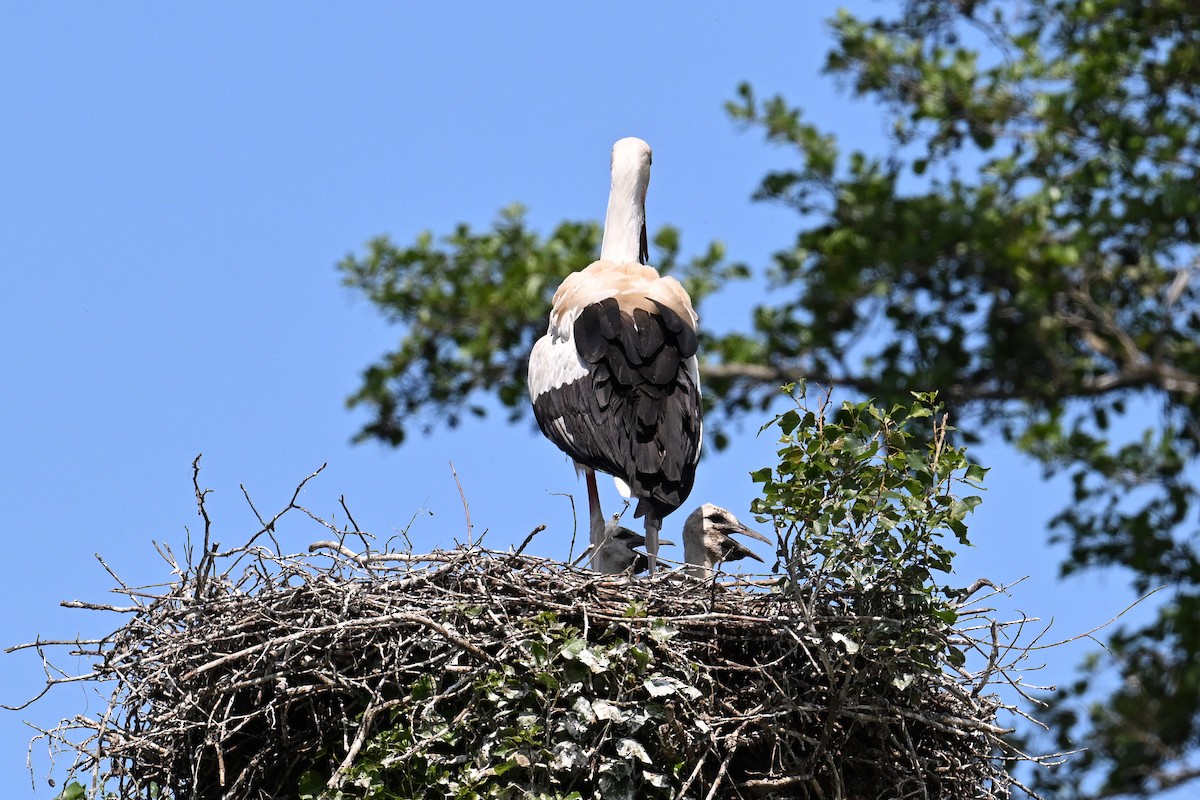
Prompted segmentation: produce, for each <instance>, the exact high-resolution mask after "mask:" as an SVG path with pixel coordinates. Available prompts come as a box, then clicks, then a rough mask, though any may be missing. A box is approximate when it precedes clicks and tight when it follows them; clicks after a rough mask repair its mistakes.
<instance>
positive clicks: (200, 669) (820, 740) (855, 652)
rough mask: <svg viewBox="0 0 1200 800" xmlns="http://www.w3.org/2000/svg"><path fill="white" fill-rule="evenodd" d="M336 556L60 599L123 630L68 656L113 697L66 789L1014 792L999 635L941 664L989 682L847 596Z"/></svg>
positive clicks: (275, 556)
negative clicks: (968, 660)
mask: <svg viewBox="0 0 1200 800" xmlns="http://www.w3.org/2000/svg"><path fill="white" fill-rule="evenodd" d="M200 499H201V512H202V513H203V495H202V494H201V495H200ZM289 508H299V506H295V505H294V504H293V505H291V506H289ZM286 510H287V509H285V511H286ZM206 519H207V518H206ZM274 522H275V520H272V521H271V522H270V523H269V524H268V526H267V527H264V530H266V531H269V530H270V529H271V527H273V525H274ZM252 541H253V540H252ZM347 541H348V540H347V539H345V538H342V539H340V540H339V541H329V542H321V543H318V544H316V545H314V546H313V547H312V548H311V549H310V552H309V553H305V554H298V555H282V554H280V552H279V551H278V549H272V548H265V547H260V546H258V545H256V544H253V543H252V544H250V545H247V546H246V547H241V548H237V549H235V550H233V551H229V552H227V553H224V554H217V553H215V552H211V551H210V552H209V553H208V554H207V555H205V556H203V557H201V558H199V559H198V563H197V564H196V565H195V566H189V565H186V564H185V565H182V566H181V565H179V564H176V563H175V561H174V559H173V557H171V556H170V554H169V552H168V551H166V550H165V549H164V550H163V552H164V553H165V554H166V555H167V557H168V560H169V561H170V562H171V563H172V564H173V566H174V575H173V578H172V580H171V581H170V583H168V584H167V585H165V586H162V587H158V588H155V589H144V588H143V589H135V588H128V587H126V588H122V589H121V590H120V591H121V592H122V593H124V594H125V595H127V596H128V598H129V599H130V600H131V601H132V605H130V606H125V607H122V608H120V609H117V608H116V607H113V606H95V605H88V604H76V605H86V606H87V607H90V608H106V609H107V610H120V611H122V612H124V613H126V614H127V615H128V617H127V619H126V621H125V624H123V625H122V626H121V627H120V628H119V629H118V630H116V631H115V632H113V633H112V634H111V635H109V636H107V637H105V638H103V639H100V640H96V641H91V642H72V643H70V644H71V645H72V647H73V648H74V651H75V652H77V653H82V654H83V655H85V656H88V657H90V658H91V659H92V660H93V672H92V673H90V674H87V675H85V676H82V677H83V678H84V679H85V680H87V681H91V682H95V683H97V684H98V685H99V686H100V687H101V688H102V690H103V691H105V692H106V693H107V694H108V696H109V705H108V708H107V709H106V710H105V711H104V713H103V714H101V715H100V716H99V717H82V716H80V717H76V718H74V719H72V720H67V721H64V723H63V724H62V725H61V726H59V727H58V728H57V729H55V730H53V731H49V732H47V735H49V736H50V738H51V740H52V743H53V744H54V745H55V746H56V747H57V748H58V749H59V750H62V749H70V750H72V751H74V752H75V754H76V764H75V767H74V769H73V772H74V773H75V774H79V775H82V774H84V773H86V772H88V771H90V772H91V774H92V776H93V777H92V779H93V781H94V786H96V787H107V788H108V789H109V790H115V791H116V792H117V794H118V796H120V797H122V798H134V797H152V796H161V794H156V792H161V790H162V789H167V790H169V791H170V793H171V794H172V795H173V796H174V797H176V798H229V799H230V800H241V799H242V798H287V797H299V796H301V794H302V793H303V794H304V795H306V796H307V795H314V794H319V793H320V792H321V791H326V789H325V788H324V787H328V791H329V796H331V797H332V796H337V795H335V794H334V791H335V790H338V789H340V790H341V791H342V792H344V795H341V796H350V797H354V796H369V797H405V796H416V797H420V796H459V797H492V796H495V797H525V796H570V793H572V792H579V793H580V795H579V796H582V797H590V796H605V797H621V796H627V797H635V796H636V797H798V798H808V797H812V798H855V799H856V800H857V799H859V798H908V797H912V798H947V799H951V798H952V799H953V800H962V798H991V797H1007V796H1009V794H1010V791H1011V789H1012V787H1014V786H1019V784H1016V783H1015V782H1014V781H1013V779H1012V778H1011V777H1010V775H1009V772H1008V767H1010V766H1011V762H1012V761H1013V760H1014V758H1016V757H1017V756H1015V755H1014V754H1013V753H1012V752H1011V750H1010V749H1009V748H1008V747H1007V746H1006V745H1005V743H1004V741H1003V736H1004V734H1005V733H1006V731H1005V730H1004V729H1003V727H1002V726H1001V725H1000V724H999V723H998V722H997V714H998V713H999V712H1001V711H1002V710H1004V709H1005V708H1008V707H1006V706H1004V705H1003V704H1002V702H1001V701H1000V699H999V698H998V697H996V696H994V695H990V694H989V693H986V692H982V691H981V689H982V688H983V686H984V684H985V683H986V682H987V681H988V679H989V677H990V676H994V675H997V674H1000V673H1002V672H1003V671H1004V670H1005V665H1004V664H1003V663H1001V662H1002V660H1003V659H1002V658H1000V657H999V653H1000V650H998V649H997V648H996V647H995V642H996V638H995V637H996V633H997V631H996V628H995V627H994V626H991V625H988V624H987V623H986V622H984V623H980V622H979V619H978V618H976V617H975V616H973V615H972V614H971V613H970V612H966V611H964V615H963V616H962V617H960V619H959V630H958V631H957V632H954V633H952V634H951V636H950V637H949V638H948V639H947V643H946V646H947V650H949V648H950V647H951V646H953V645H957V646H959V647H964V648H967V649H969V648H970V647H972V646H975V645H979V646H982V647H983V648H984V649H985V650H989V649H990V650H989V652H990V656H989V657H987V658H985V660H986V662H987V663H986V666H985V667H984V668H982V669H980V670H979V671H978V672H976V673H970V672H967V671H965V669H961V668H960V669H957V670H953V669H950V668H942V667H937V668H930V669H927V670H923V671H922V670H915V671H914V670H911V669H907V668H905V669H900V668H898V667H897V663H898V662H897V651H896V648H895V641H896V638H895V632H896V631H897V630H902V629H904V627H905V626H912V625H913V624H914V623H913V621H912V620H908V619H904V618H903V613H902V612H899V611H897V612H896V614H894V615H892V616H890V617H889V616H881V615H879V614H878V613H873V614H864V613H863V610H864V608H865V605H864V603H865V600H864V598H861V597H854V596H847V595H846V594H845V593H844V592H843V593H837V594H833V593H821V592H810V593H808V594H806V593H805V592H802V591H793V592H790V593H785V592H780V591H778V589H777V588H774V589H773V588H772V587H770V586H768V585H767V584H768V583H769V581H767V580H762V581H758V582H755V581H746V580H742V581H739V582H716V581H697V580H695V579H691V578H686V577H684V576H682V575H680V574H678V573H670V572H668V573H666V574H660V575H659V576H658V577H656V578H654V579H652V580H651V579H645V578H630V577H627V576H604V575H598V574H596V573H592V572H590V571H587V570H581V569H575V568H572V567H569V566H567V565H564V564H562V563H559V562H555V561H550V560H546V559H543V558H536V557H532V556H529V555H524V554H521V553H520V552H516V553H514V552H508V553H502V552H492V551H487V550H483V549H479V548H477V547H476V548H462V549H458V550H454V551H451V552H438V553H433V554H430V555H412V554H403V553H391V554H388V553H378V552H371V551H370V550H365V549H363V548H361V547H360V548H358V549H359V550H360V551H361V552H353V551H352V550H351V548H349V547H347V546H346V542H347ZM359 541H362V542H365V541H366V540H365V539H359ZM527 542H528V540H527ZM975 629H982V630H983V631H984V632H985V633H986V634H987V636H988V637H990V639H989V642H990V643H987V644H985V643H983V642H976V641H975V639H974V638H973V636H974V634H973V631H974V630H975ZM884 641H886V642H888V645H887V646H886V647H885V646H882V645H878V643H879V642H884ZM36 646H37V647H39V649H44V648H45V647H46V644H45V643H39V644H37V645H36ZM943 666H944V665H943ZM77 679H78V678H76V680H77ZM62 680H63V679H61V678H56V679H54V680H53V681H52V683H53V682H61V681H62ZM1009 710H1012V709H1011V708H1010V709H1009ZM383 787H386V791H384V789H383ZM472 792H474V794H473V793H472Z"/></svg>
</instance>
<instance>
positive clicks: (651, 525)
mask: <svg viewBox="0 0 1200 800" xmlns="http://www.w3.org/2000/svg"><path fill="white" fill-rule="evenodd" d="M661 528H662V520H661V519H659V518H658V517H657V516H656V515H655V514H654V512H653V511H651V512H650V513H648V514H646V574H647V575H649V576H653V575H654V566H655V564H656V563H658V532H659V530H660V529H661Z"/></svg>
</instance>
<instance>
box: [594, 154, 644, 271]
mask: <svg viewBox="0 0 1200 800" xmlns="http://www.w3.org/2000/svg"><path fill="white" fill-rule="evenodd" d="M649 184H650V170H649V169H638V168H635V167H625V168H620V167H619V166H616V165H614V167H613V173H612V189H611V190H610V191H609V194H608V213H607V214H605V216H604V241H603V243H602V244H601V245H600V258H601V259H603V260H605V261H613V262H615V263H618V264H644V263H646V261H647V258H646V248H645V241H646V189H647V187H648V186H649Z"/></svg>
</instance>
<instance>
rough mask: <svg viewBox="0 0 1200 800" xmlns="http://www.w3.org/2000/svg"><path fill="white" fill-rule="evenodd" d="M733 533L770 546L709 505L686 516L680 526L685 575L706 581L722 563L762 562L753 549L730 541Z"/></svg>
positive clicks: (757, 534) (751, 531)
mask: <svg viewBox="0 0 1200 800" xmlns="http://www.w3.org/2000/svg"><path fill="white" fill-rule="evenodd" d="M734 534H741V535H743V536H749V537H750V538H751V539H757V540H758V541H760V542H765V543H767V544H770V543H771V540H770V539H768V538H767V537H766V536H763V535H762V534H761V533H759V532H758V531H756V530H752V529H750V528H747V527H746V526H745V525H743V524H742V523H740V522H738V519H737V517H735V516H734V515H733V514H731V513H729V512H728V511H726V510H725V509H723V508H721V507H720V506H714V505H713V504H712V503H705V504H704V505H702V506H700V507H699V508H697V509H696V510H695V511H693V512H692V513H691V514H690V515H688V518H687V521H686V522H684V523H683V560H684V561H685V562H687V566H686V567H685V569H686V570H687V571H688V573H689V574H691V575H693V576H695V577H697V578H708V577H711V576H712V571H713V568H714V567H716V566H717V565H718V564H720V563H722V562H725V561H739V560H741V559H743V558H753V559H754V560H755V561H762V559H761V558H759V557H758V555H757V554H755V552H754V551H753V550H751V549H750V548H748V547H746V546H745V545H744V544H742V543H741V542H739V541H737V540H736V539H734V538H733V535H734Z"/></svg>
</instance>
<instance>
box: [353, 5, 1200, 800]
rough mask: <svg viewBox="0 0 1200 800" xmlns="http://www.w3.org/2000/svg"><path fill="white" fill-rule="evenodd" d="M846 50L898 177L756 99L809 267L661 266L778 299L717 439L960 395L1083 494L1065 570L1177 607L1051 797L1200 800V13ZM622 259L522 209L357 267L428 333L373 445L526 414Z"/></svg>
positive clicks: (715, 401) (656, 256) (406, 362)
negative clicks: (788, 418)
mask: <svg viewBox="0 0 1200 800" xmlns="http://www.w3.org/2000/svg"><path fill="white" fill-rule="evenodd" d="M831 24H832V30H833V34H834V45H833V47H832V49H831V51H830V53H829V54H828V58H827V62H826V70H827V72H828V73H829V74H830V75H832V76H833V78H834V79H835V80H839V81H841V82H842V83H843V84H844V86H845V87H846V88H847V89H848V90H849V91H850V92H852V93H853V94H854V95H855V96H858V97H861V98H864V99H865V100H867V101H868V102H867V103H865V104H864V112H863V113H864V114H877V115H879V116H880V117H881V125H882V126H883V128H884V130H885V131H886V132H887V135H888V136H889V137H890V144H889V146H888V147H886V148H885V150H886V152H881V153H868V152H857V151H855V152H843V150H842V148H840V147H839V146H838V142H837V139H836V137H835V136H833V135H831V134H829V133H826V132H824V131H822V130H821V129H819V128H818V127H817V126H816V125H814V124H813V123H812V122H810V121H809V120H808V119H807V118H806V116H805V115H804V114H803V113H802V111H801V110H800V109H799V108H797V107H796V106H795V105H793V104H792V103H791V102H789V101H788V100H787V99H785V98H784V97H778V96H777V97H772V98H769V99H763V98H760V97H758V96H757V95H756V94H755V92H754V91H753V89H752V88H751V87H750V86H747V85H743V86H742V87H740V88H739V90H738V93H737V98H736V99H735V100H734V101H732V102H730V103H729V104H728V109H729V113H730V114H731V116H732V117H733V118H734V119H735V120H736V121H738V122H739V123H740V124H743V125H746V126H749V127H752V128H755V129H759V130H762V131H763V132H765V134H766V137H767V139H768V140H769V141H771V142H774V143H776V144H778V145H780V146H781V147H782V148H783V149H784V152H785V153H786V154H787V155H788V157H789V158H790V160H792V161H793V163H794V166H792V167H791V168H787V169H781V170H779V171H776V172H772V173H770V174H768V175H767V176H766V177H765V178H764V179H763V181H762V184H761V186H760V188H759V190H758V193H757V198H758V199H760V200H764V201H769V202H775V203H782V204H785V205H787V206H789V207H791V208H794V209H795V210H796V212H797V214H798V225H799V233H798V234H797V236H796V239H795V244H794V246H792V247H789V248H788V249H786V250H783V251H781V252H778V253H776V254H775V255H774V257H773V263H772V264H770V265H769V266H768V267H766V268H765V269H764V270H761V271H754V272H751V271H750V270H748V269H747V268H746V267H744V266H742V265H739V264H730V263H727V262H726V261H725V258H724V253H723V252H722V250H721V248H720V246H719V245H716V244H714V245H712V246H710V248H709V249H708V251H707V252H706V253H704V254H703V255H702V256H700V257H698V258H695V259H693V260H691V261H690V262H687V263H682V262H680V260H679V251H680V246H679V235H678V233H677V232H676V231H675V230H673V229H671V228H664V229H662V230H660V231H659V233H658V234H657V235H656V237H655V240H654V242H655V245H656V247H655V249H654V251H653V253H652V256H653V258H652V260H653V261H654V262H655V263H656V264H657V265H659V266H660V267H661V268H664V269H666V270H672V269H673V270H674V271H675V273H676V274H677V275H679V277H680V278H681V279H682V280H684V282H685V285H687V287H688V289H689V291H691V292H692V295H693V298H694V300H695V301H696V304H697V305H698V306H699V307H700V310H701V314H702V315H703V304H704V299H705V298H706V297H708V296H709V295H711V294H712V293H713V292H715V291H717V290H719V289H721V288H722V287H724V286H726V285H728V284H729V283H730V282H731V281H734V280H739V279H743V278H746V277H748V276H750V275H752V274H753V275H756V276H759V277H761V278H763V279H764V280H765V281H766V282H767V283H768V286H769V292H767V293H766V294H765V295H764V298H765V299H764V302H763V303H762V304H761V305H759V306H758V307H756V308H755V309H754V310H753V316H752V319H751V320H749V321H748V322H747V324H746V326H745V329H744V330H742V331H739V332H735V333H728V334H723V335H719V336H711V335H710V336H709V337H708V338H707V339H706V340H705V341H704V343H703V350H702V352H703V353H704V356H705V365H704V368H703V369H702V374H703V376H704V381H705V392H706V398H707V400H708V402H709V403H710V405H711V409H710V412H711V413H710V416H709V418H708V420H706V421H708V422H709V430H710V431H711V432H712V435H711V437H710V438H715V444H716V445H717V446H718V447H719V446H720V445H721V443H722V441H723V438H724V436H726V435H727V434H725V433H723V432H722V430H723V428H725V427H726V426H727V423H728V421H729V420H730V419H732V418H736V417H738V416H740V415H743V414H745V412H747V411H749V410H752V409H756V408H760V407H762V408H765V407H766V406H767V405H768V404H769V403H770V402H771V401H772V400H773V399H774V398H776V397H777V396H778V386H779V385H780V384H782V383H786V382H788V381H792V380H795V379H797V378H801V377H803V378H807V379H809V380H810V381H815V382H819V383H823V384H831V385H836V386H840V387H846V388H849V389H853V390H857V391H858V392H861V393H863V394H866V395H870V396H873V397H875V398H878V400H879V401H880V402H883V403H891V402H903V401H905V400H907V399H908V397H909V395H908V392H909V391H911V390H920V391H930V390H937V391H938V392H939V393H940V394H939V397H940V398H941V399H942V400H944V401H946V402H947V404H948V405H949V406H950V407H951V408H952V409H953V410H954V411H955V413H956V414H957V415H958V417H959V418H960V419H961V418H962V416H963V415H970V416H971V417H972V418H973V419H975V420H976V421H977V422H978V423H980V424H979V425H975V424H973V425H972V427H978V428H979V429H980V430H983V431H987V432H991V433H992V434H994V435H999V436H1002V437H1003V438H1004V439H1005V440H1007V441H1009V442H1011V443H1013V444H1014V445H1015V446H1017V447H1019V448H1021V449H1022V450H1023V451H1025V452H1027V453H1028V454H1030V455H1031V456H1033V457H1035V458H1037V459H1038V460H1039V461H1040V462H1041V463H1042V464H1044V465H1045V469H1046V470H1047V472H1048V473H1065V474H1067V475H1069V476H1070V478H1071V481H1072V485H1073V496H1072V497H1071V498H1070V500H1069V503H1068V504H1067V505H1066V507H1065V508H1064V510H1063V511H1062V513H1061V514H1059V515H1058V516H1057V517H1056V518H1055V519H1054V520H1053V522H1052V524H1051V531H1050V535H1051V537H1052V538H1054V539H1056V540H1058V541H1062V542H1065V543H1067V544H1068V545H1069V548H1070V556H1069V558H1068V560H1067V561H1066V563H1064V565H1063V572H1064V574H1070V573H1073V572H1077V571H1080V570H1085V569H1096V568H1105V567H1112V566H1118V567H1123V568H1125V569H1126V570H1128V571H1129V574H1130V575H1131V577H1132V582H1133V585H1134V586H1135V588H1137V589H1138V590H1139V591H1140V590H1146V589H1148V588H1151V587H1156V586H1163V585H1165V586H1166V587H1168V592H1167V600H1166V601H1165V602H1164V603H1163V604H1162V605H1161V607H1160V608H1159V609H1158V611H1157V618H1156V619H1154V620H1153V621H1152V622H1151V623H1150V624H1149V625H1146V626H1145V627H1141V628H1129V627H1126V628H1122V629H1118V630H1117V631H1116V632H1115V633H1113V634H1112V636H1111V637H1110V639H1109V641H1108V648H1109V651H1110V655H1106V656H1105V657H1104V658H1098V659H1096V660H1095V662H1094V663H1092V664H1090V665H1089V666H1088V667H1087V668H1086V669H1085V670H1084V672H1083V673H1082V674H1081V678H1080V680H1079V681H1078V682H1077V683H1076V684H1074V685H1072V686H1070V687H1067V688H1066V689H1064V690H1062V691H1060V692H1059V693H1058V695H1057V696H1056V698H1055V701H1054V715H1053V719H1054V721H1055V727H1054V735H1055V736H1056V737H1057V738H1058V739H1059V742H1060V744H1061V746H1062V747H1064V748H1074V747H1078V746H1081V745H1082V746H1086V747H1087V748H1088V749H1087V751H1086V752H1085V753H1084V754H1082V755H1080V756H1077V757H1075V758H1074V759H1073V760H1072V761H1071V763H1070V765H1069V767H1068V768H1067V769H1065V770H1062V771H1060V772H1059V773H1057V774H1054V775H1049V776H1046V775H1043V776H1041V779H1042V788H1043V789H1045V790H1047V791H1048V792H1052V793H1053V794H1054V796H1056V797H1114V796H1130V797H1145V796H1150V795H1153V794H1155V793H1157V792H1160V791H1162V790H1164V789H1167V788H1170V787H1173V786H1179V785H1183V784H1189V783H1192V784H1193V785H1200V766H1198V763H1200V556H1198V554H1197V550H1196V543H1197V534H1198V525H1197V515H1198V510H1200V502H1198V500H1200V498H1198V496H1197V488H1198V487H1197V468H1198V465H1200V459H1198V455H1200V420H1198V416H1200V413H1198V412H1200V335H1198V334H1200V306H1198V304H1197V300H1198V299H1200V298H1198V293H1200V281H1198V280H1197V278H1198V277H1200V276H1198V275H1197V272H1198V268H1200V3H1197V2H1196V0H1027V2H1022V3H1011V2H1005V0H906V1H905V2H899V3H888V4H881V6H880V16H879V17H877V18H870V19H867V18H859V17H855V16H853V15H851V14H848V13H845V12H842V13H840V14H839V15H838V16H837V17H836V19H834V20H833V21H832V23H831ZM598 242H599V229H598V227H597V225H596V224H594V223H573V222H568V223H563V224H562V225H560V226H559V228H558V229H556V230H555V231H554V232H552V233H551V234H550V235H549V236H548V237H546V238H542V237H539V236H538V235H536V234H535V233H533V232H531V231H529V230H528V229H527V228H526V227H525V226H524V224H523V222H522V218H521V215H520V212H519V210H509V211H506V212H504V214H503V215H502V216H501V218H500V220H499V222H498V223H497V225H496V226H495V228H494V229H493V230H490V231H486V232H483V233H477V232H472V231H471V230H469V229H467V228H466V227H460V228H459V229H458V230H457V231H455V233H454V234H452V235H451V236H449V237H446V238H445V239H443V240H441V241H437V242H435V241H434V239H433V238H432V237H431V236H428V235H426V236H424V237H422V238H421V239H419V240H418V241H417V242H416V243H415V244H414V245H412V246H410V247H399V246H397V245H395V244H393V243H392V242H390V241H388V240H387V239H378V240H376V241H373V242H371V243H370V244H369V247H368V251H367V252H366V253H365V254H364V255H361V256H351V257H349V258H347V259H346V260H345V261H344V262H343V263H342V265H341V268H342V269H343V271H344V274H345V278H346V281H347V283H348V284H350V285H352V286H355V287H358V288H361V289H362V290H363V291H365V292H366V293H367V295H368V296H369V297H370V298H371V299H372V301H373V302H375V303H376V304H377V305H378V306H379V307H380V309H381V310H382V311H383V313H385V314H386V315H388V316H389V318H391V319H393V320H394V321H395V322H397V323H398V324H400V325H401V326H402V327H403V330H404V333H403V338H402V339H401V342H400V345H399V348H398V349H397V350H395V351H394V352H392V353H389V354H387V355H386V356H384V357H383V359H382V360H381V361H380V362H379V363H378V364H376V365H374V366H371V367H370V368H368V369H367V371H366V373H365V375H364V381H363V385H362V388H361V389H360V390H359V392H358V393H357V394H356V395H355V396H354V397H352V398H351V400H350V402H351V404H352V405H359V404H363V405H366V406H368V407H370V408H371V409H372V410H373V411H374V412H375V415H374V420H373V421H372V422H371V423H370V424H368V425H367V426H366V427H365V428H364V430H363V431H362V434H361V435H362V436H363V437H366V438H379V439H382V440H384V441H389V442H392V443H394V444H398V443H400V441H402V439H403V437H404V434H405V430H406V425H410V424H412V422H413V420H424V423H423V424H425V425H426V426H429V425H436V424H442V423H443V422H444V421H449V423H450V424H454V423H455V422H456V421H457V419H458V418H459V416H460V415H461V414H462V413H463V412H474V413H483V410H482V408H480V407H478V406H476V405H474V404H475V403H476V402H477V400H478V399H479V397H480V396H482V395H484V394H486V393H496V394H498V396H499V399H500V401H501V402H502V403H503V404H504V406H505V407H507V408H509V409H511V413H512V416H513V417H514V418H516V417H519V416H521V415H522V414H524V413H525V412H526V407H527V401H526V398H525V393H524V375H525V360H526V357H527V354H528V352H529V349H530V347H531V346H532V343H533V341H534V339H535V338H536V336H538V335H540V334H541V333H542V332H543V330H544V327H545V318H546V312H547V311H548V308H549V301H550V296H551V294H552V293H553V291H554V288H555V287H556V286H557V285H558V283H559V281H560V280H561V279H562V278H563V276H564V275H566V274H567V273H568V272H570V271H572V270H575V269H578V268H579V267H582V266H584V265H586V264H587V263H588V262H590V261H591V260H592V258H593V257H594V254H595V253H596V252H597V250H598ZM1101 676H1104V677H1103V680H1097V678H1098V677H1101ZM1114 676H1115V680H1114ZM1097 684H1100V685H1102V686H1103V687H1104V688H1103V689H1101V688H1098V687H1097ZM1113 687H1115V688H1113Z"/></svg>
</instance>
